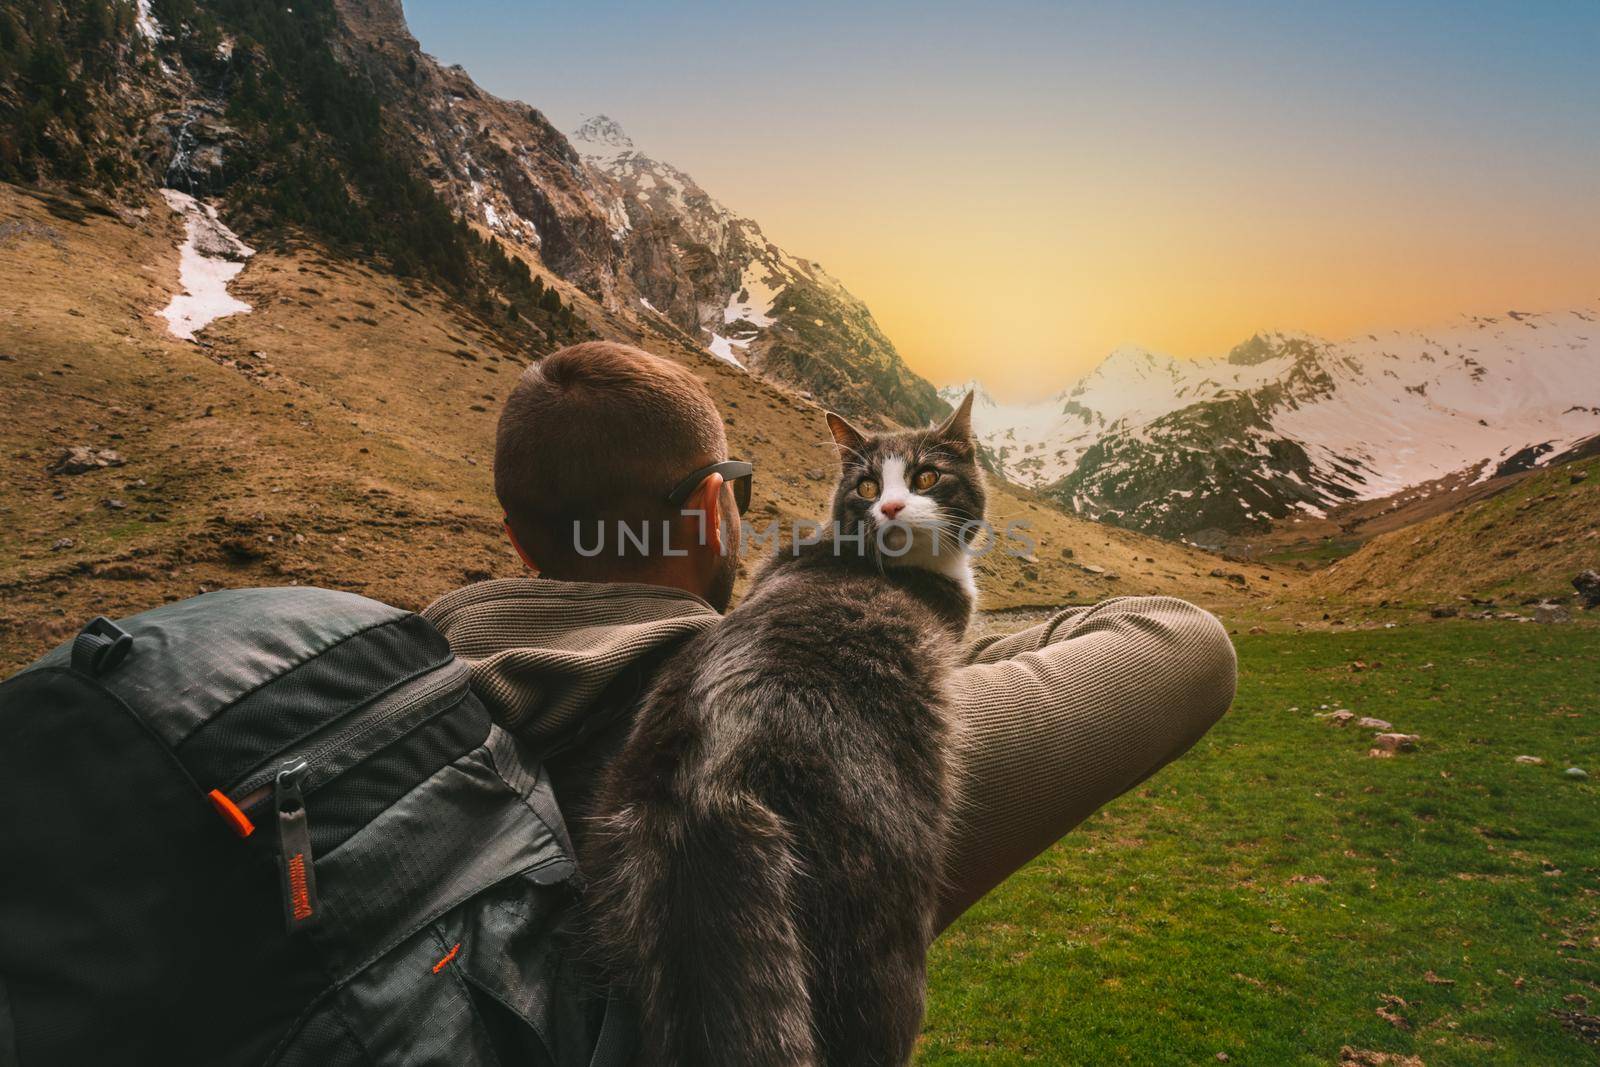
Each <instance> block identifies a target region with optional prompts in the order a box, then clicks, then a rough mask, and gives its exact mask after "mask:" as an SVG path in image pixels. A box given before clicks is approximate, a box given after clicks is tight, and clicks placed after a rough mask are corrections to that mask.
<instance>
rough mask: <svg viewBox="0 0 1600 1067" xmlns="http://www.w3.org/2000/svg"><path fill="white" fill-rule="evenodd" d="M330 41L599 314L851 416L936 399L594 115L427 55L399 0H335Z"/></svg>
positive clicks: (764, 243) (450, 183) (811, 280)
mask: <svg viewBox="0 0 1600 1067" xmlns="http://www.w3.org/2000/svg"><path fill="white" fill-rule="evenodd" d="M338 13H339V25H340V28H341V31H342V34H341V43H342V47H343V54H345V55H346V56H347V58H348V61H349V62H350V63H351V64H352V65H353V66H355V67H356V68H357V69H359V70H361V71H362V73H363V74H364V76H365V77H367V78H368V79H370V80H371V82H372V84H373V85H374V86H375V87H376V88H377V94H378V96H379V98H380V99H381V100H382V101H383V105H384V109H385V113H386V116H387V117H388V118H389V120H390V121H391V123H392V124H393V125H394V126H395V127H396V128H397V129H399V130H400V131H402V132H403V135H404V140H405V142H406V143H407V144H410V145H412V146H413V147H414V150H415V152H416V153H417V157H418V162H419V164H420V167H421V168H422V170H423V172H424V173H426V175H427V176H428V179H429V180H430V181H431V182H432V183H433V185H434V187H435V188H436V189H438V190H439V191H440V192H441V194H442V195H443V196H444V197H445V199H446V200H447V202H449V203H450V204H451V205H452V206H453V207H454V208H455V209H456V210H457V212H458V213H459V214H461V215H463V216H465V217H468V218H471V219H472V220H473V222H474V223H476V224H481V225H482V226H483V227H484V228H485V229H486V230H487V231H488V232H490V233H492V234H494V235H495V236H496V237H497V238H498V239H499V240H501V241H503V242H505V243H506V244H507V245H508V246H510V247H512V248H514V249H516V250H518V251H519V252H520V253H522V254H525V255H527V256H529V257H530V258H536V259H537V261H538V262H540V263H542V264H544V265H546V266H548V267H549V268H550V269H551V270H553V271H555V272H556V273H558V274H559V275H561V277H562V278H563V279H565V280H567V281H570V282H572V283H574V284H575V285H577V286H578V287H579V288H581V289H582V290H583V291H584V292H585V293H587V294H588V295H589V296H591V297H593V298H594V299H595V300H596V301H597V302H599V303H600V304H601V306H602V307H604V308H605V310H606V311H607V312H608V313H610V314H611V315H612V316H614V317H616V318H618V319H621V320H623V321H629V322H635V323H639V324H640V325H641V326H643V325H645V324H648V323H651V321H652V320H659V321H657V322H655V323H654V325H657V326H659V325H663V324H665V325H667V326H669V327H670V328H675V329H676V330H680V331H682V332H683V333H684V334H685V335H687V336H688V337H689V338H691V339H693V340H694V341H695V342H696V343H698V344H699V345H701V346H702V347H704V348H705V349H706V350H707V351H709V352H711V353H712V354H714V355H716V356H718V357H720V358H722V359H724V360H726V361H728V362H730V363H732V364H733V365H735V366H739V367H743V368H746V369H749V370H751V371H753V372H756V373H760V374H763V375H766V376H768V377H771V378H774V379H776V380H779V381H783V382H785V383H787V384H790V385H792V386H794V387H795V388H797V389H800V390H804V391H806V392H809V393H811V394H813V395H814V396H816V397H817V398H819V399H820V400H821V401H822V402H824V403H826V404H829V405H831V406H833V407H836V408H838V409H840V410H842V411H846V412H850V413H854V414H856V415H858V416H860V417H864V418H872V417H887V418H889V419H891V420H894V421H896V422H900V423H904V424H920V423H922V422H925V421H927V420H929V419H931V418H933V417H934V416H936V415H939V414H942V413H944V412H945V411H946V410H947V409H946V405H945V404H944V402H942V401H941V400H940V399H939V398H938V395H937V394H936V392H935V390H934V388H933V386H932V385H930V384H929V383H928V382H926V381H924V380H923V379H922V378H920V377H918V376H917V375H916V374H914V373H913V372H912V371H911V370H910V369H909V368H907V367H906V365H905V363H904V361H902V360H901V358H900V356H899V353H897V352H896V351H895V348H894V345H893V344H892V343H890V341H889V339H888V338H887V337H885V336H884V335H883V332H882V331H881V330H880V329H879V328H878V325H877V323H876V322H875V321H874V320H873V318H872V314H871V312H870V311H868V310H867V308H866V306H865V305H864V304H862V303H861V302H860V301H859V300H857V299H856V298H855V297H854V296H852V295H851V294H850V293H849V292H848V291H847V290H846V289H845V288H844V287H843V286H842V285H840V284H839V282H837V281H836V280H834V279H833V278H831V277H829V276H828V275H827V274H826V273H825V272H823V271H822V269H821V268H820V267H818V266H817V265H816V264H815V263H812V262H810V261H808V260H805V259H801V258H799V257H796V256H793V255H791V254H789V253H788V252H785V251H784V250H783V249H781V248H779V247H777V246H776V245H774V244H773V243H772V242H770V241H769V240H767V238H766V237H765V235H763V234H762V232H761V228H760V226H759V225H757V224H756V223H755V222H754V221H752V220H750V219H746V218H741V217H739V216H737V215H735V214H733V213H732V212H730V211H729V210H728V209H727V208H725V207H723V206H722V205H721V204H719V203H718V202H717V201H716V200H715V199H713V198H712V197H711V196H710V194H708V193H707V192H706V191H705V190H704V189H702V188H701V187H700V186H699V185H698V184H697V183H696V182H695V181H694V179H692V178H690V177H689V176H688V175H687V174H685V173H684V172H682V171H681V170H678V169H677V168H676V167H673V166H671V165H670V164H667V163H662V162H660V161H658V160H655V159H652V158H650V157H648V156H646V155H645V154H644V153H642V152H640V151H638V150H637V149H635V147H634V146H633V143H632V141H631V140H630V139H629V138H628V136H627V135H626V134H625V133H623V132H622V130H621V128H620V127H619V126H618V125H617V124H616V123H615V122H613V121H612V120H610V119H608V118H606V117H605V116H595V117H593V118H591V119H589V120H588V121H586V122H585V123H584V124H583V125H582V126H580V127H579V128H578V129H577V130H575V131H573V133H572V134H571V136H570V137H565V136H563V135H562V134H561V133H560V132H558V131H557V130H556V129H555V128H554V127H553V126H551V124H550V123H549V122H548V121H547V120H546V119H545V117H544V116H543V115H542V114H541V113H539V112H538V111H537V110H535V109H533V108H531V107H528V106H527V105H525V104H521V103H516V102H512V101H506V100H501V99H499V98H497V97H495V96H493V95H491V94H489V93H486V92H484V91H483V90H481V89H480V88H478V86H477V85H476V84H474V83H473V81H472V79H471V78H470V77H469V76H468V74H467V73H466V72H465V71H464V70H462V69H461V68H460V67H450V68H443V67H440V66H439V65H438V64H437V63H436V62H435V61H434V60H433V59H432V58H431V57H429V56H427V55H425V54H423V53H422V52H421V51H420V49H419V48H418V46H417V43H416V41H415V40H414V39H413V38H412V37H411V34H410V32H409V30H408V29H407V28H406V25H405V21H404V17H403V15H402V13H401V11H400V5H399V3H398V0H339V3H338Z"/></svg>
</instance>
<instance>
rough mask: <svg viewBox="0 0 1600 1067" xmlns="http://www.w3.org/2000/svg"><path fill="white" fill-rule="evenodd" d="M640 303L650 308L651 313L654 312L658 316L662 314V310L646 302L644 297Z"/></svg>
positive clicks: (640, 299)
mask: <svg viewBox="0 0 1600 1067" xmlns="http://www.w3.org/2000/svg"><path fill="white" fill-rule="evenodd" d="M639 303H641V304H643V305H644V306H645V307H647V308H649V309H650V310H651V311H654V312H655V313H656V314H657V315H659V314H661V309H660V308H658V307H656V306H655V305H654V304H652V303H650V301H648V300H646V299H645V298H644V297H642V296H641V297H640V298H639Z"/></svg>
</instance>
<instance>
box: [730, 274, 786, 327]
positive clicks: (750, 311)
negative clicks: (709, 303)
mask: <svg viewBox="0 0 1600 1067" xmlns="http://www.w3.org/2000/svg"><path fill="white" fill-rule="evenodd" d="M773 278H774V275H771V274H769V273H768V272H767V271H766V270H764V269H762V268H761V266H760V264H759V263H755V262H752V263H751V264H749V265H748V266H747V267H745V269H744V273H743V274H742V276H741V277H740V279H739V286H740V287H739V289H738V290H737V291H736V292H734V293H732V294H731V295H729V297H728V306H727V307H725V308H723V309H722V321H723V322H724V323H729V322H738V321H739V320H740V319H744V320H745V321H746V322H748V323H750V324H751V325H753V326H759V327H760V328H762V329H766V328H767V327H768V326H771V325H772V324H773V323H774V322H776V321H777V320H776V319H774V318H773V317H772V314H771V312H772V305H773V303H774V302H775V301H776V300H777V299H778V293H779V292H780V291H781V290H779V289H775V288H773V287H772V285H771V284H769V283H770V282H771V281H772V280H773ZM741 295H742V296H743V297H744V299H742V300H741V299H740V296H741Z"/></svg>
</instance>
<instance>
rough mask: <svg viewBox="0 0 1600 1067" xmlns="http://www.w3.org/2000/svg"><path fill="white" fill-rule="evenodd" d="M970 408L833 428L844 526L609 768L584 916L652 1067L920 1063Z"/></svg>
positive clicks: (832, 418)
mask: <svg viewBox="0 0 1600 1067" xmlns="http://www.w3.org/2000/svg"><path fill="white" fill-rule="evenodd" d="M971 408H972V397H971V396H968V397H967V398H966V400H964V401H963V402H962V404H961V406H960V408H959V409H957V410H956V412H955V413H954V414H953V415H952V416H951V417H950V418H949V419H948V420H947V421H946V422H945V423H944V424H943V425H941V426H939V427H937V428H934V429H929V430H919V431H910V432H903V433H895V434H889V435H884V436H878V437H869V436H867V435H866V434H863V433H861V432H859V431H857V430H856V429H855V428H854V427H852V426H850V424H849V423H847V422H845V421H844V420H843V419H841V418H839V417H838V416H837V415H833V414H829V415H828V424H829V427H830V429H831V430H832V432H833V436H834V439H835V441H836V442H837V443H838V446H839V455H840V461H841V466H842V476H841V478H840V481H839V485H838V488H837V490H836V492H835V494H834V500H833V520H834V521H835V522H836V523H837V526H833V527H832V528H831V529H832V533H830V535H829V536H827V537H825V538H824V540H823V541H822V542H821V543H820V544H816V545H811V546H808V547H805V548H802V549H801V550H799V551H798V552H791V551H787V550H780V551H779V553H778V554H777V555H776V556H775V557H774V558H772V559H771V560H770V561H769V562H768V563H767V564H766V565H765V566H764V568H763V569H762V570H761V572H760V573H759V574H758V576H757V577H756V579H755V581H754V582H753V583H752V585H751V587H750V591H749V593H748V594H747V596H746V597H745V599H744V601H743V603H741V604H740V605H739V607H738V608H737V610H735V611H733V612H732V613H731V614H730V615H729V616H728V617H727V618H726V619H725V620H724V621H723V623H722V624H721V625H720V626H718V627H717V628H715V629H713V630H711V631H709V632H707V633H705V634H703V635H702V636H700V637H698V638H696V639H695V640H694V642H692V643H691V644H690V645H687V646H685V648H684V649H683V651H682V652H681V654H679V655H676V656H674V657H673V658H672V660H671V661H670V662H669V663H668V664H667V665H666V666H665V667H663V669H662V671H661V672H660V674H659V675H658V677H657V679H656V683H655V687H654V689H653V690H652V691H651V693H650V694H649V696H648V697H647V698H646V699H645V701H644V703H643V705H642V707H641V708H640V711H639V714H638V718H637V720H636V722H635V724H634V726H633V730H632V733H631V734H630V736H629V738H628V741H627V743H626V745H625V746H624V748H623V750H622V752H621V754H620V756H619V757H618V758H617V759H616V760H615V761H614V762H613V763H612V764H611V765H610V767H609V768H608V771H607V773H606V775H605V780H604V782H603V783H602V786H601V790H600V799H599V803H598V806H597V809H596V811H597V815H596V821H595V823H594V824H593V826H592V833H593V842H594V855H593V874H594V876H595V877H594V882H593V887H594V895H593V897H592V898H591V899H592V912H591V914H592V917H593V920H594V924H595V932H596V934H597V936H598V938H599V940H600V943H601V945H602V946H603V948H604V950H605V953H606V956H605V958H606V961H607V963H608V965H609V967H610V968H611V974H612V975H613V977H614V979H615V980H618V981H621V982H624V983H626V984H628V985H630V986H631V987H632V992H633V993H634V995H635V997H636V1000H637V1003H638V1006H639V1009H640V1011H641V1015H642V1019H641V1022H642V1030H643V1032H642V1038H643V1041H642V1049H643V1051H642V1054H641V1058H640V1062H641V1063H649V1064H667V1065H672V1067H719V1065H739V1067H790V1065H808V1067H809V1065H817V1067H820V1065H823V1064H828V1065H838V1064H874V1065H881V1067H891V1065H898V1064H902V1063H904V1062H906V1061H907V1060H908V1059H909V1058H910V1056H911V1052H912V1046H913V1043H914V1042H915V1040H916V1036H917V1031H918V1029H919V1028H920V1026H921V1022H922V1012H923V990H924V984H925V977H926V950H927V946H928V943H929V942H930V941H931V940H932V938H933V934H934V925H933V924H934V920H935V907H936V905H937V902H938V895H939V887H940V871H941V869H942V865H943V859H944V842H945V840H946V838H947V825H948V822H949V818H950V814H949V811H950V803H951V794H952V783H951V775H952V770H951V758H950V752H951V747H952V744H953V741H954V730H955V724H954V721H953V719H952V715H951V711H950V701H949V698H948V696H947V694H946V683H947V679H948V675H949V671H950V669H951V667H952V665H953V664H954V662H955V660H956V658H957V654H958V642H959V640H960V638H961V637H962V635H963V634H964V633H965V631H966V627H967V621H968V619H969V617H970V615H971V611H972V604H973V593H974V589H973V583H972V574H971V570H970V564H969V559H968V556H967V554H966V552H964V551H963V547H964V546H963V545H962V544H961V543H960V532H959V531H960V528H961V527H962V525H963V524H964V523H967V522H976V521H978V520H981V519H982V518H983V508H984V488H983V481H982V476H981V473H980V471H979V468H978V465H977V462H976V460H977V456H976V450H975V447H974V445H973V442H972V436H971V427H970V416H971ZM857 535H859V536H857ZM880 535H881V537H880Z"/></svg>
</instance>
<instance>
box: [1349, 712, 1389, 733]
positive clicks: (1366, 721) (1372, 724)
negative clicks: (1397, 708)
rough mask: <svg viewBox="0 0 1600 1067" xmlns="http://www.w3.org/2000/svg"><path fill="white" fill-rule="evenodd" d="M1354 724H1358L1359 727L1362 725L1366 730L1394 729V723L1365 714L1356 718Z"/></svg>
mask: <svg viewBox="0 0 1600 1067" xmlns="http://www.w3.org/2000/svg"><path fill="white" fill-rule="evenodd" d="M1356 725H1357V726H1360V727H1363V728H1365V729H1368V730H1392V729H1394V723H1392V722H1384V721H1383V720H1382V719H1374V718H1373V717H1372V716H1371V715H1367V716H1365V717H1363V718H1360V719H1357V720H1356Z"/></svg>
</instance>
